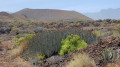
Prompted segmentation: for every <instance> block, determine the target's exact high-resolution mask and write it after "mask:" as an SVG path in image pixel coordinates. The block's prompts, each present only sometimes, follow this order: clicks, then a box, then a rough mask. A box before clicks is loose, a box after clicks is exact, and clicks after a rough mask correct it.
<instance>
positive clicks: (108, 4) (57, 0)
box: [0, 0, 120, 13]
mask: <svg viewBox="0 0 120 67" xmlns="http://www.w3.org/2000/svg"><path fill="white" fill-rule="evenodd" d="M24 8H32V9H63V10H75V11H78V12H81V13H86V12H97V11H100V10H101V9H108V8H120V0H0V11H7V12H16V11H19V10H21V9H24Z"/></svg>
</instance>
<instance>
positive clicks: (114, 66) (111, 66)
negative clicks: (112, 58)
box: [106, 63, 120, 67]
mask: <svg viewBox="0 0 120 67" xmlns="http://www.w3.org/2000/svg"><path fill="white" fill-rule="evenodd" d="M106 67H120V65H119V64H116V63H108V64H107V65H106Z"/></svg>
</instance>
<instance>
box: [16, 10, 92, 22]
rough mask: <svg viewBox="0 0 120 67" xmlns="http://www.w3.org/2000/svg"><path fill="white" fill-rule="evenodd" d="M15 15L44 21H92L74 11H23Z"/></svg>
mask: <svg viewBox="0 0 120 67" xmlns="http://www.w3.org/2000/svg"><path fill="white" fill-rule="evenodd" d="M14 14H15V15H18V14H19V15H24V16H25V17H26V18H28V19H35V20H46V21H53V20H55V21H58V20H63V21H64V20H65V21H71V20H72V21H74V20H83V21H84V20H92V19H90V18H88V17H86V16H84V15H82V14H80V13H78V12H76V11H66V10H55V9H28V8H26V9H23V10H20V11H18V12H16V13H14Z"/></svg>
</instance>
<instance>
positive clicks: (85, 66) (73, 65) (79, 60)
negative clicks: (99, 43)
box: [66, 54, 96, 67]
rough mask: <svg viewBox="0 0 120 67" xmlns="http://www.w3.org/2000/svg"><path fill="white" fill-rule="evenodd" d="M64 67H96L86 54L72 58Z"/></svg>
mask: <svg viewBox="0 0 120 67" xmlns="http://www.w3.org/2000/svg"><path fill="white" fill-rule="evenodd" d="M73 59H74V60H71V61H70V62H69V63H68V65H67V66H66V67H96V64H95V61H94V60H93V59H91V58H90V57H89V55H88V54H78V55H74V56H73Z"/></svg>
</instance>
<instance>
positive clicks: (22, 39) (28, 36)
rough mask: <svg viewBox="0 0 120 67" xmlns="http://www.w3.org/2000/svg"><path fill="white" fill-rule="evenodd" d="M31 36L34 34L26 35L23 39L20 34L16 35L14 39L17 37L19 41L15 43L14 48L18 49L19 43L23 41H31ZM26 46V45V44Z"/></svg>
mask: <svg viewBox="0 0 120 67" xmlns="http://www.w3.org/2000/svg"><path fill="white" fill-rule="evenodd" d="M33 36H35V34H28V35H26V36H25V37H23V35H22V34H19V35H16V36H15V37H14V38H17V37H18V38H19V39H18V40H17V41H16V43H15V45H14V48H16V47H18V46H19V45H20V43H21V42H23V41H25V40H26V41H27V40H30V39H32V38H33ZM26 45H27V44H26Z"/></svg>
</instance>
